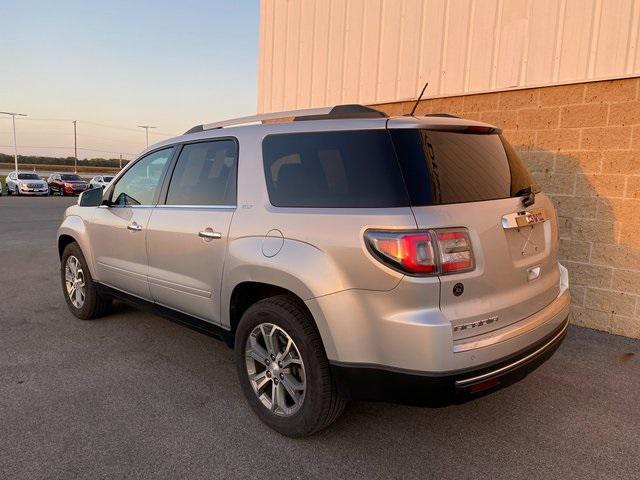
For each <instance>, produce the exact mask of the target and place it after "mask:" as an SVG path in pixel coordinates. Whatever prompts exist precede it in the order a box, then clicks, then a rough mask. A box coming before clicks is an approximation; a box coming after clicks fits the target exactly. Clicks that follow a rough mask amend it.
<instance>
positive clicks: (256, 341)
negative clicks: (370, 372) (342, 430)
mask: <svg viewBox="0 0 640 480" xmlns="http://www.w3.org/2000/svg"><path fill="white" fill-rule="evenodd" d="M235 359H236V368H237V371H238V377H239V379H240V384H241V386H242V389H243V392H244V394H245V397H246V398H247V401H248V403H249V405H250V406H251V408H252V410H253V411H254V412H255V413H256V415H257V416H258V417H259V418H260V420H262V421H263V422H264V423H266V424H267V425H268V426H270V427H271V428H273V429H274V430H276V431H278V432H279V433H281V434H283V435H286V436H289V437H304V436H308V435H311V434H313V433H315V432H317V431H319V430H321V429H323V428H325V427H327V426H329V425H330V424H331V423H333V422H334V421H335V420H336V419H337V418H338V417H339V416H340V414H341V413H342V411H343V410H344V407H345V405H346V401H345V400H344V399H343V398H341V397H340V396H339V395H338V392H337V389H336V386H335V384H334V382H333V379H332V378H331V372H330V369H329V361H328V360H327V356H326V354H325V352H324V348H323V346H322V340H321V339H320V335H319V334H318V332H317V330H316V328H315V326H314V325H313V321H312V320H311V318H310V317H309V314H308V312H307V311H306V309H305V308H304V307H303V306H302V305H300V303H299V302H298V301H296V300H295V299H294V298H291V297H289V296H286V295H282V296H277V297H271V298H267V299H264V300H260V301H258V302H256V303H255V304H253V305H252V306H251V307H249V309H247V311H246V312H245V313H244V315H243V316H242V318H241V320H240V323H239V324H238V329H237V332H236V337H235Z"/></svg>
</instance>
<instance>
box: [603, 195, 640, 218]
mask: <svg viewBox="0 0 640 480" xmlns="http://www.w3.org/2000/svg"><path fill="white" fill-rule="evenodd" d="M596 218H598V219H600V220H612V221H615V220H617V221H620V222H629V223H640V200H633V199H622V198H599V199H598V206H597V209H596Z"/></svg>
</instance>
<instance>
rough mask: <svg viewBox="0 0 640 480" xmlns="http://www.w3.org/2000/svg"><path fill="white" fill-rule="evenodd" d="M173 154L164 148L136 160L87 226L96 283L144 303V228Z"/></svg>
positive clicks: (146, 295)
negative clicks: (120, 291) (96, 277)
mask: <svg viewBox="0 0 640 480" xmlns="http://www.w3.org/2000/svg"><path fill="white" fill-rule="evenodd" d="M172 151H173V147H170V148H166V149H163V150H159V151H156V152H153V153H151V154H149V155H147V156H145V157H143V158H141V159H140V160H138V161H137V162H136V164H135V165H133V166H132V167H131V168H129V169H128V170H127V171H126V172H125V173H124V175H123V176H122V177H120V179H119V180H118V183H116V184H115V185H114V188H113V190H112V192H111V194H110V195H109V202H108V203H109V204H108V205H103V206H100V207H98V208H96V211H95V214H94V216H93V219H92V220H91V222H90V224H89V234H90V237H91V244H92V246H93V255H94V259H95V263H96V270H97V273H98V275H97V276H98V280H99V281H100V282H101V283H104V284H105V285H109V286H111V287H114V288H117V289H118V290H122V291H124V292H126V293H129V294H131V295H135V296H137V297H140V298H144V299H147V300H150V299H151V295H150V292H149V282H148V279H147V269H148V267H147V246H146V241H147V226H148V223H149V218H150V217H151V212H152V211H153V208H154V205H155V204H156V202H157V197H158V193H159V189H160V183H161V179H162V178H163V175H164V171H165V169H166V167H167V165H168V161H169V159H170V158H171V154H172Z"/></svg>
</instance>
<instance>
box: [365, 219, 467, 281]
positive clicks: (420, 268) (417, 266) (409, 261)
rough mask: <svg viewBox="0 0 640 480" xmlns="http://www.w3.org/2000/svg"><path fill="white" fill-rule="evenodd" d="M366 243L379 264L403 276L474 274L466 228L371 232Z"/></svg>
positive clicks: (367, 235) (368, 233)
mask: <svg viewBox="0 0 640 480" xmlns="http://www.w3.org/2000/svg"><path fill="white" fill-rule="evenodd" d="M365 241H366V243H367V245H368V246H369V249H370V251H371V252H372V253H373V254H374V256H375V257H376V258H378V260H380V261H381V262H382V263H385V264H387V265H389V266H391V267H393V268H395V269H397V270H400V271H402V272H404V273H409V274H414V275H436V274H438V273H440V274H442V275H446V274H452V273H460V272H466V271H470V270H473V268H474V260H473V250H472V248H471V240H470V239H469V234H468V233H467V230H466V229H464V228H453V229H451V228H450V229H442V230H426V231H415V232H391V231H381V230H369V231H367V232H366V233H365Z"/></svg>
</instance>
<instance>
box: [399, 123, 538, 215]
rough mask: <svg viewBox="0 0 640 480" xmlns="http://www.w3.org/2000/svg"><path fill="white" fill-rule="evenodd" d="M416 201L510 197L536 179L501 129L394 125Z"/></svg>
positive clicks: (414, 201)
mask: <svg viewBox="0 0 640 480" xmlns="http://www.w3.org/2000/svg"><path fill="white" fill-rule="evenodd" d="M391 135H392V137H393V141H394V144H395V146H396V151H397V153H398V158H399V161H400V164H401V166H402V169H403V172H404V177H405V179H406V182H407V188H408V190H409V194H410V196H411V203H412V204H413V205H416V206H420V205H433V204H447V203H461V202H478V201H483V200H495V199H499V198H508V197H512V196H516V195H519V194H521V193H520V190H521V189H523V188H526V187H529V186H533V187H534V190H539V188H538V187H537V184H536V183H535V181H534V180H533V178H532V177H531V175H530V174H529V172H528V171H527V169H526V167H525V166H524V164H523V163H522V161H521V160H520V158H519V157H518V156H517V154H516V153H515V151H514V150H513V149H512V148H511V147H510V146H509V145H508V144H507V143H506V141H505V140H504V139H503V138H501V136H499V135H497V134H472V133H456V132H443V131H433V130H410V129H394V130H391Z"/></svg>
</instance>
